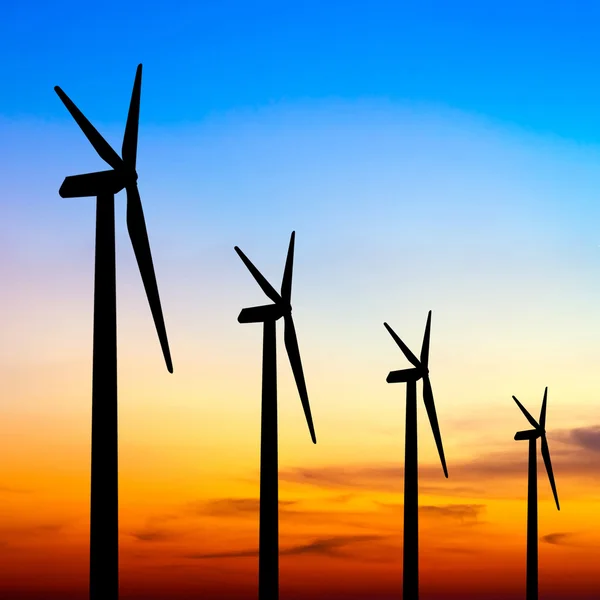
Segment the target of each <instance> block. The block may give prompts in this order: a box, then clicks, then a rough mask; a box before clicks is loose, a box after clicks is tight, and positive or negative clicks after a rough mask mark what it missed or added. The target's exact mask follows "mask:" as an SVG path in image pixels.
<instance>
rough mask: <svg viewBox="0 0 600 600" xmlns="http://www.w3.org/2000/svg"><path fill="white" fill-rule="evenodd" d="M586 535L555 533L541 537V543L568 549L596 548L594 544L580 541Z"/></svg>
mask: <svg viewBox="0 0 600 600" xmlns="http://www.w3.org/2000/svg"><path fill="white" fill-rule="evenodd" d="M585 535H586V534H581V533H576V532H574V531H565V532H555V533H549V534H548V535H544V536H542V542H545V543H546V544H552V545H553V546H563V547H564V546H566V547H569V548H594V549H595V548H596V546H597V545H596V544H594V543H591V542H585V541H581V538H582V537H585Z"/></svg>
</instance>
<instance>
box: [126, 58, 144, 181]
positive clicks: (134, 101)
mask: <svg viewBox="0 0 600 600" xmlns="http://www.w3.org/2000/svg"><path fill="white" fill-rule="evenodd" d="M141 93H142V65H138V68H137V71H136V73H135V81H134V82H133V90H132V92H131V102H130V104H129V112H128V113H127V125H125V134H124V135H123V146H122V148H121V155H122V156H123V162H124V163H125V164H126V165H127V166H128V167H130V168H132V169H133V170H135V163H136V159H137V143H138V128H139V122H140V97H141Z"/></svg>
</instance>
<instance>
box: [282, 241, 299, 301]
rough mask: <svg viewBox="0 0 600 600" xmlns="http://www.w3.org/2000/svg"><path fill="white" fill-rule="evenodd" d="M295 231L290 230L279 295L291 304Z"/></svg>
mask: <svg viewBox="0 0 600 600" xmlns="http://www.w3.org/2000/svg"><path fill="white" fill-rule="evenodd" d="M295 239H296V232H295V231H292V235H291V237H290V245H289V248H288V253H287V258H286V261H285V269H284V270H283V279H282V281H281V297H282V298H283V301H284V302H287V303H288V304H291V302H292V271H293V270H294V242H295Z"/></svg>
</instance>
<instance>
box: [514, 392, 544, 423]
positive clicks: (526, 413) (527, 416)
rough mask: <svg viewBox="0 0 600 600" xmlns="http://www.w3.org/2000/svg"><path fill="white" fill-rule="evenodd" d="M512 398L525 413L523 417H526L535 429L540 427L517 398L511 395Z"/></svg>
mask: <svg viewBox="0 0 600 600" xmlns="http://www.w3.org/2000/svg"><path fill="white" fill-rule="evenodd" d="M513 400H514V401H515V402H516V403H517V405H518V407H519V408H520V409H521V412H522V413H523V414H524V415H525V417H526V418H527V420H528V421H529V422H530V423H531V425H533V427H534V428H535V429H538V430H539V428H540V426H539V424H538V423H537V421H536V420H535V419H534V418H533V417H532V416H531V415H530V414H529V411H528V410H527V409H526V408H525V407H524V406H523V405H522V404H521V403H520V402H519V401H518V400H517V398H516V397H515V396H513Z"/></svg>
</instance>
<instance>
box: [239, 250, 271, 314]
mask: <svg viewBox="0 0 600 600" xmlns="http://www.w3.org/2000/svg"><path fill="white" fill-rule="evenodd" d="M234 249H235V251H236V252H237V253H238V255H239V257H240V258H241V259H242V261H243V262H244V264H245V265H246V267H248V271H250V273H252V277H254V279H255V280H256V283H258V285H259V286H260V289H261V290H262V291H263V292H264V293H265V294H266V295H267V297H268V298H269V299H270V300H272V301H273V302H275V303H276V304H279V303H280V302H281V296H280V295H279V294H278V293H277V292H276V291H275V289H274V288H273V286H272V285H271V284H270V283H269V282H268V281H267V280H266V279H265V278H264V277H263V276H262V274H261V272H260V271H259V270H258V269H257V268H256V267H255V266H254V265H253V264H252V263H251V262H250V259H249V258H248V257H247V256H246V255H245V254H244V253H243V252H242V251H241V250H240V249H239V248H238V247H237V246H235V248H234Z"/></svg>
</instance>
